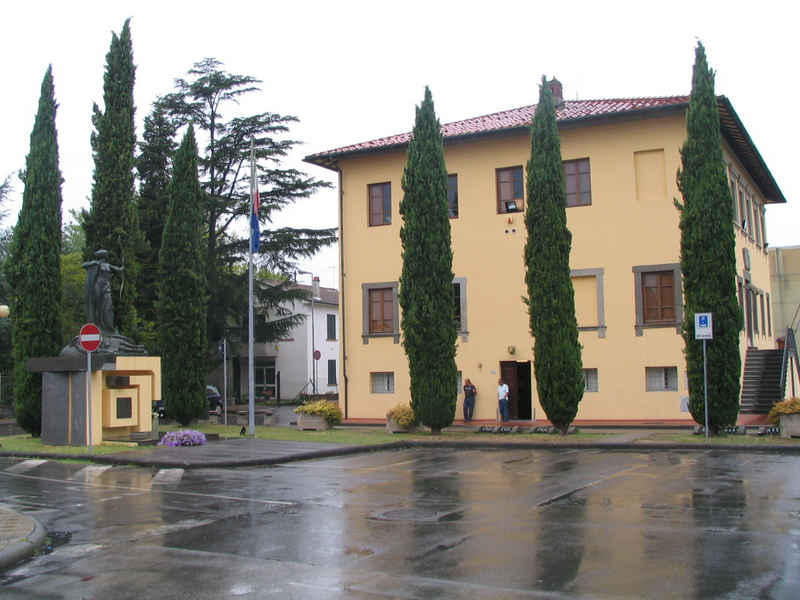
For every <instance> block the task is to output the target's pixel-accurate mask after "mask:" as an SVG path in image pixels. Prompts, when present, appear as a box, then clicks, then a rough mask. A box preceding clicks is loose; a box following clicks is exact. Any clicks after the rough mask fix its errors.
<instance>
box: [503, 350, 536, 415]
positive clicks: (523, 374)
mask: <svg viewBox="0 0 800 600" xmlns="http://www.w3.org/2000/svg"><path fill="white" fill-rule="evenodd" d="M500 376H501V377H502V378H503V381H505V382H506V385H508V395H509V396H510V397H511V401H510V402H509V413H510V414H509V416H510V417H511V418H512V419H513V420H515V421H530V420H531V419H532V418H533V413H532V411H531V362H530V361H529V360H526V361H513V360H504V361H501V362H500Z"/></svg>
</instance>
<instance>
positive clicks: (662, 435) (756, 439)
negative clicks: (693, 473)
mask: <svg viewBox="0 0 800 600" xmlns="http://www.w3.org/2000/svg"><path fill="white" fill-rule="evenodd" d="M639 442H645V443H647V442H653V443H658V442H665V443H672V444H705V443H706V437H705V436H704V435H693V434H691V433H688V432H685V431H658V432H648V434H647V436H645V437H641V438H639V439H638V440H636V442H634V443H639ZM708 444H710V445H712V446H753V445H758V444H763V445H775V446H780V445H798V446H800V438H789V439H785V438H782V437H781V436H779V435H761V436H758V435H735V434H728V435H716V436H711V437H709V438H708Z"/></svg>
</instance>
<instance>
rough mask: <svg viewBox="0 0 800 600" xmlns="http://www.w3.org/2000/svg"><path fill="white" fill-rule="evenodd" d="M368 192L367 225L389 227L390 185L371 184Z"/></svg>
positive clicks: (390, 214) (390, 217) (390, 218)
mask: <svg viewBox="0 0 800 600" xmlns="http://www.w3.org/2000/svg"><path fill="white" fill-rule="evenodd" d="M367 188H368V190H369V224H370V226H375V225H390V224H391V223H392V184H391V183H372V184H370V185H368V186H367Z"/></svg>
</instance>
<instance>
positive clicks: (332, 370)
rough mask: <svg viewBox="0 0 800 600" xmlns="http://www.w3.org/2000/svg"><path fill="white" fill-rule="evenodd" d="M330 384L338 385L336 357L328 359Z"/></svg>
mask: <svg viewBox="0 0 800 600" xmlns="http://www.w3.org/2000/svg"><path fill="white" fill-rule="evenodd" d="M328 385H336V359H335V358H331V359H328Z"/></svg>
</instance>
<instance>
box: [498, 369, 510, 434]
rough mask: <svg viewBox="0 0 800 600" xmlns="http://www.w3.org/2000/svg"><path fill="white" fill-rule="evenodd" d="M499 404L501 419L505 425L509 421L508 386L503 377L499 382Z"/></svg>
mask: <svg viewBox="0 0 800 600" xmlns="http://www.w3.org/2000/svg"><path fill="white" fill-rule="evenodd" d="M497 403H498V405H499V407H500V418H501V419H502V420H503V422H504V423H505V422H506V421H508V386H507V385H506V382H505V381H503V378H502V377H501V378H500V379H499V380H498V381H497Z"/></svg>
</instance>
